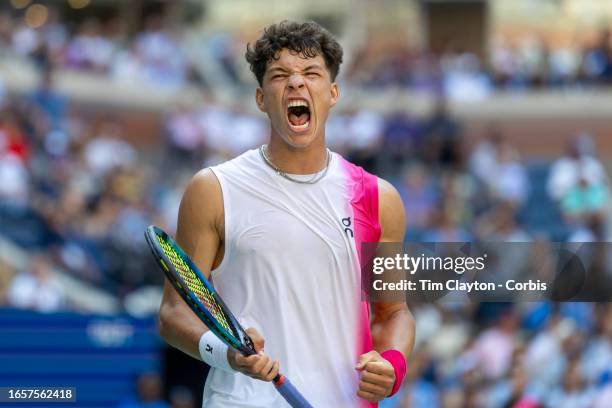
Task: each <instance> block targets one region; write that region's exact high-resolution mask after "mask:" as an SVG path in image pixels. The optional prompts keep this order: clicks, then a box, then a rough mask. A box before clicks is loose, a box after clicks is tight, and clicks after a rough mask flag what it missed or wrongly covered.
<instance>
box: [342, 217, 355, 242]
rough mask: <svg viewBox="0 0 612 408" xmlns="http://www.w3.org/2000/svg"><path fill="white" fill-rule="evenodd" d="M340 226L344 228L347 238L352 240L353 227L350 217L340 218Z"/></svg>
mask: <svg viewBox="0 0 612 408" xmlns="http://www.w3.org/2000/svg"><path fill="white" fill-rule="evenodd" d="M341 222H342V226H343V227H344V233H345V234H346V236H347V237H351V238H353V237H354V236H355V234H353V225H352V223H351V217H346V218H342V220H341Z"/></svg>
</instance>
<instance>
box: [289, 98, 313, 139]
mask: <svg viewBox="0 0 612 408" xmlns="http://www.w3.org/2000/svg"><path fill="white" fill-rule="evenodd" d="M287 120H288V121H289V124H290V125H291V127H292V128H293V129H294V130H298V131H299V130H305V129H306V128H308V125H309V124H310V106H308V101H306V100H303V99H298V100H292V101H289V105H288V106H287Z"/></svg>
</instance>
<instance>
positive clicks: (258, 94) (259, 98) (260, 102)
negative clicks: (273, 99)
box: [255, 87, 266, 112]
mask: <svg viewBox="0 0 612 408" xmlns="http://www.w3.org/2000/svg"><path fill="white" fill-rule="evenodd" d="M255 103H257V107H258V108H259V110H260V111H262V112H265V111H266V104H265V103H264V95H263V90H262V89H261V87H257V89H256V90H255Z"/></svg>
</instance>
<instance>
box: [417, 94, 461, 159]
mask: <svg viewBox="0 0 612 408" xmlns="http://www.w3.org/2000/svg"><path fill="white" fill-rule="evenodd" d="M422 133H423V135H422V140H423V142H424V146H423V152H422V157H423V158H424V159H425V160H426V161H430V162H432V163H437V164H439V165H440V166H442V167H443V168H459V166H460V165H461V164H462V159H463V157H462V151H461V142H462V137H461V126H460V124H459V122H457V120H455V119H454V118H453V117H452V116H451V113H450V112H449V110H448V103H447V101H446V100H445V99H444V98H438V99H437V100H436V104H435V106H434V110H433V114H432V116H431V117H430V118H429V119H427V120H426V122H425V124H424V125H423V130H422Z"/></svg>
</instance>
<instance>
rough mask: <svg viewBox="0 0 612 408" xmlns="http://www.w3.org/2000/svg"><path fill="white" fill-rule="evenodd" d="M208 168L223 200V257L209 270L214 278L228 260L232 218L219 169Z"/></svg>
mask: <svg viewBox="0 0 612 408" xmlns="http://www.w3.org/2000/svg"><path fill="white" fill-rule="evenodd" d="M210 170H211V171H212V173H213V174H214V175H215V177H216V178H217V182H218V183H219V187H220V188H221V199H222V201H223V245H224V248H223V259H222V260H221V263H220V264H219V266H217V267H216V268H215V269H213V270H212V271H210V275H211V277H212V278H213V280H214V278H216V277H218V276H219V275H220V274H221V273H222V272H223V270H224V269H225V265H226V264H227V263H228V262H229V261H228V260H229V258H230V256H231V252H232V245H231V232H232V228H231V224H230V220H231V219H232V217H231V213H232V206H231V199H230V195H229V193H228V191H227V185H226V183H225V182H224V180H223V174H222V172H221V171H219V169H218V168H216V167H210Z"/></svg>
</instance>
